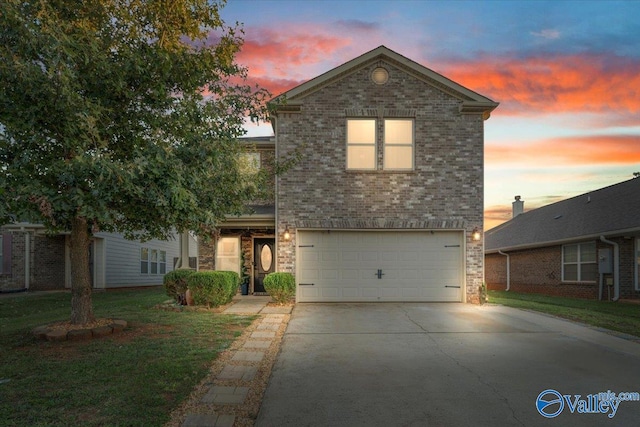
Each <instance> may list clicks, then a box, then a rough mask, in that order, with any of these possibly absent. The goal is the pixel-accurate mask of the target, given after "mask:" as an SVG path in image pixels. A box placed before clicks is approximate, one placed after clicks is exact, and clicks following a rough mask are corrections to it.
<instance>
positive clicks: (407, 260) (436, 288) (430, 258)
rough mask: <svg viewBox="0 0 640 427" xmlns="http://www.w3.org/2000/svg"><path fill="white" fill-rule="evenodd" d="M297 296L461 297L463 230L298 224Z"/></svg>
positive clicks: (354, 298)
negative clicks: (342, 228) (303, 227)
mask: <svg viewBox="0 0 640 427" xmlns="http://www.w3.org/2000/svg"><path fill="white" fill-rule="evenodd" d="M297 243H298V245H297V250H296V259H297V265H298V269H297V282H298V293H297V301H299V302H331V301H345V302H347V301H351V302H368V301H370V302H375V301H414V302H415V301H418V302H428V301H434V302H435V301H462V291H463V285H464V263H463V252H464V245H463V232H461V231H406V232H405V231H402V232H399V231H308V230H298V235H297Z"/></svg>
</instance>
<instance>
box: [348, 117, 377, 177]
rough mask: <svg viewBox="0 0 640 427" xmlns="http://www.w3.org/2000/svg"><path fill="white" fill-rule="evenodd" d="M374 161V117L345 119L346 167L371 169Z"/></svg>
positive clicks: (374, 164) (373, 167) (374, 166)
mask: <svg viewBox="0 0 640 427" xmlns="http://www.w3.org/2000/svg"><path fill="white" fill-rule="evenodd" d="M376 163H377V161H376V121H375V119H349V120H347V169H363V170H373V169H377V167H376Z"/></svg>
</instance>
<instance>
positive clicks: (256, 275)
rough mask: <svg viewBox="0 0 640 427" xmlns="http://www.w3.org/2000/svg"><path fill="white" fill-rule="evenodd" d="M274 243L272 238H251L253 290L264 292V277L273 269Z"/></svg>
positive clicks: (274, 264) (274, 257)
mask: <svg viewBox="0 0 640 427" xmlns="http://www.w3.org/2000/svg"><path fill="white" fill-rule="evenodd" d="M275 243H276V239H273V238H270V239H266V238H263V239H254V240H253V292H265V289H264V277H265V276H266V275H267V274H269V273H273V272H274V270H275V266H276V256H275V251H274V247H275Z"/></svg>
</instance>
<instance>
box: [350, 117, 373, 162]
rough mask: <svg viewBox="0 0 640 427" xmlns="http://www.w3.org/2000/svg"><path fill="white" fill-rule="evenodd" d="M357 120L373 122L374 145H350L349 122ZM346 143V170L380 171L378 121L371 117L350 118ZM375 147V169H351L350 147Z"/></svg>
mask: <svg viewBox="0 0 640 427" xmlns="http://www.w3.org/2000/svg"><path fill="white" fill-rule="evenodd" d="M356 120H364V121H372V122H373V126H374V130H375V133H374V136H373V144H362V143H360V144H350V143H349V122H350V121H356ZM345 142H346V151H345V154H346V155H345V161H346V164H345V168H346V170H348V171H375V170H378V120H376V119H373V118H370V117H353V118H348V119H347V121H346V123H345ZM372 145H373V159H374V161H373V167H372V168H350V167H349V147H350V146H358V147H371V146H372Z"/></svg>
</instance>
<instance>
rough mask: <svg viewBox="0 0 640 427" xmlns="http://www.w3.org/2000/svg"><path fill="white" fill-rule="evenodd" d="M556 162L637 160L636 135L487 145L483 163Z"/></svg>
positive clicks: (639, 147) (639, 138)
mask: <svg viewBox="0 0 640 427" xmlns="http://www.w3.org/2000/svg"><path fill="white" fill-rule="evenodd" d="M532 159H535V162H536V163H537V164H544V165H546V166H551V165H560V164H567V165H568V164H573V165H584V164H635V163H640V136H633V135H604V136H599V135H591V136H573V137H559V138H552V139H546V140H542V141H538V142H534V143H530V144H518V143H514V144H513V145H510V146H504V145H487V147H486V152H485V160H486V162H487V164H489V165H491V164H502V163H521V164H524V163H526V162H531V161H532Z"/></svg>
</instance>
